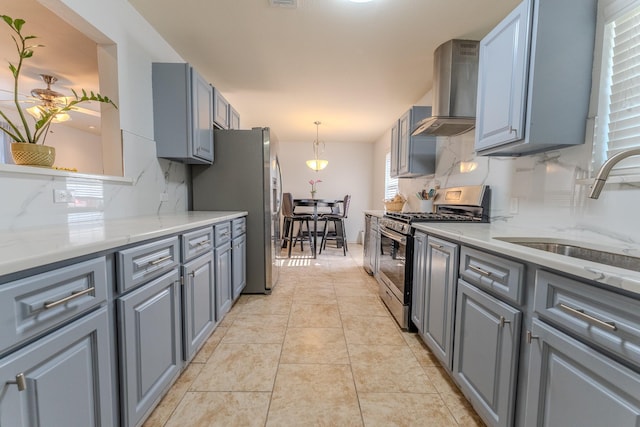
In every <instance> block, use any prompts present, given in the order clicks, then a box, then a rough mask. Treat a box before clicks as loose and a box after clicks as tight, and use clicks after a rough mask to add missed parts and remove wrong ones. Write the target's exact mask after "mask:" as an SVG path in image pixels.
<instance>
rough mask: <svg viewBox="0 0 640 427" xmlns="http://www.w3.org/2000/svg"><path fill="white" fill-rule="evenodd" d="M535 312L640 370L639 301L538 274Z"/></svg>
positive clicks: (566, 279) (540, 272)
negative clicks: (638, 367) (639, 367)
mask: <svg viewBox="0 0 640 427" xmlns="http://www.w3.org/2000/svg"><path fill="white" fill-rule="evenodd" d="M534 310H535V312H536V313H537V314H538V315H539V317H541V318H544V319H546V320H548V321H549V322H552V323H555V324H556V325H558V326H559V327H560V328H562V329H565V330H569V331H571V332H572V333H573V334H574V335H577V336H578V337H580V338H581V339H583V340H584V341H587V342H589V343H593V344H595V345H597V346H599V347H601V348H603V349H605V350H607V351H609V352H611V353H613V354H615V355H617V356H619V357H621V358H623V359H625V360H627V361H628V362H631V363H633V364H634V365H636V366H640V301H637V300H635V299H633V298H629V297H626V296H624V295H619V294H616V293H613V292H610V291H607V290H604V289H600V288H596V287H594V286H591V285H588V284H586V283H582V282H579V281H576V280H572V279H568V278H566V277H562V276H558V275H556V274H553V273H550V272H548V271H542V270H539V271H537V273H536V289H535V297H534Z"/></svg>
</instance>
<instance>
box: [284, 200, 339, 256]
mask: <svg viewBox="0 0 640 427" xmlns="http://www.w3.org/2000/svg"><path fill="white" fill-rule="evenodd" d="M343 202H344V200H343V199H293V208H294V209H295V208H297V207H308V208H313V247H312V248H311V252H312V254H313V257H314V258H316V257H317V253H318V251H317V249H316V248H317V246H318V208H319V207H328V208H331V211H328V212H327V213H331V212H334V209H335V208H337V207H339V206H340V204H342V203H343Z"/></svg>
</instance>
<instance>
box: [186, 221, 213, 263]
mask: <svg viewBox="0 0 640 427" xmlns="http://www.w3.org/2000/svg"><path fill="white" fill-rule="evenodd" d="M212 250H213V228H212V227H207V228H203V229H200V230H195V231H190V232H188V233H184V234H183V235H182V262H189V261H191V260H192V259H194V258H196V257H197V256H198V255H202V254H204V253H207V252H211V251H212Z"/></svg>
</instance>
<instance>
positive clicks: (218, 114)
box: [213, 88, 229, 129]
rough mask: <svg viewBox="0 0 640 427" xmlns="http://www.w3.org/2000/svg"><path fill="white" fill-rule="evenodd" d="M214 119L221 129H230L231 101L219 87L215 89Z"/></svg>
mask: <svg viewBox="0 0 640 427" xmlns="http://www.w3.org/2000/svg"><path fill="white" fill-rule="evenodd" d="M213 121H214V123H215V124H216V125H218V127H220V128H221V129H229V102H228V101H227V100H226V99H225V97H224V96H223V95H222V93H220V91H219V90H218V89H215V88H214V89H213Z"/></svg>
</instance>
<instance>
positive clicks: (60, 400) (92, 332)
mask: <svg viewBox="0 0 640 427" xmlns="http://www.w3.org/2000/svg"><path fill="white" fill-rule="evenodd" d="M109 343H110V338H109V316H108V314H107V308H106V307H103V308H101V309H99V310H97V311H94V312H93V313H91V314H89V315H87V316H85V317H83V318H82V319H80V320H77V321H75V322H72V323H71V324H69V325H67V326H65V327H63V328H61V329H59V330H57V331H56V332H53V333H52V334H49V335H47V336H46V337H44V338H42V339H40V340H38V341H36V342H34V343H32V344H30V345H28V346H26V347H23V348H21V349H20V350H19V351H17V352H15V353H13V354H11V355H10V356H8V357H5V358H3V359H0V379H1V380H0V382H2V384H3V391H2V393H0V425H2V426H22V427H32V426H41V427H59V426H65V427H86V426H114V425H117V423H116V422H114V419H113V405H112V395H113V393H112V389H111V387H112V383H111V377H112V375H111V366H112V365H111V360H110V359H111V347H110V345H109ZM22 377H23V378H24V382H25V384H24V385H25V388H24V389H23V390H20V389H19V388H18V384H16V380H17V379H18V378H22ZM12 382H13V383H12Z"/></svg>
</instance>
